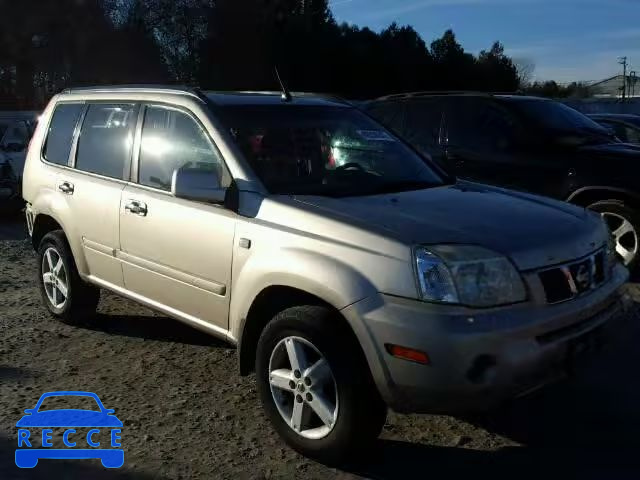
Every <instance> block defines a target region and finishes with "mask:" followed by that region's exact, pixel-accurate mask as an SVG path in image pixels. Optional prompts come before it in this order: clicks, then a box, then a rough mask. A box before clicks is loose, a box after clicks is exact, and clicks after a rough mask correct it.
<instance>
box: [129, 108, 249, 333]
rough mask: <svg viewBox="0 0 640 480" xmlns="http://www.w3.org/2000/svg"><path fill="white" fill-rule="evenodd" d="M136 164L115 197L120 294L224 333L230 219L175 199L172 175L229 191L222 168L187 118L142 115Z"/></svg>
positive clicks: (160, 112) (154, 112)
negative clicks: (215, 181)
mask: <svg viewBox="0 0 640 480" xmlns="http://www.w3.org/2000/svg"><path fill="white" fill-rule="evenodd" d="M143 116H144V121H143V124H142V128H141V131H140V134H139V135H140V149H139V153H138V156H139V158H138V161H137V162H136V163H134V165H135V167H134V173H133V176H132V177H133V178H132V180H133V181H132V183H131V184H129V185H128V186H127V187H126V188H125V189H124V191H123V193H122V205H121V208H120V219H121V226H120V241H121V252H120V257H121V258H122V262H123V263H122V268H123V272H124V283H125V286H126V288H127V290H129V291H131V292H133V293H135V294H138V295H140V296H142V297H144V298H145V299H147V300H151V301H152V302H154V303H156V304H158V305H159V306H162V307H165V308H168V309H170V310H172V311H173V312H176V313H178V314H180V315H183V316H187V317H189V318H190V319H191V320H195V321H196V323H197V322H198V321H203V322H206V323H207V324H209V325H211V326H214V327H217V328H219V329H220V331H221V332H225V331H226V330H227V329H228V309H229V298H230V294H231V292H230V289H231V262H232V247H233V239H234V234H235V225H236V218H237V216H236V213H234V212H232V211H230V210H228V209H226V208H224V207H223V206H219V205H210V204H205V203H199V202H195V201H189V200H184V199H179V198H175V197H174V196H173V195H172V194H171V179H172V176H173V172H174V171H175V170H176V169H178V168H181V167H183V166H189V168H201V169H206V170H214V171H216V172H217V173H218V175H219V176H220V179H221V184H222V186H223V187H228V186H229V185H230V184H231V177H230V175H229V172H228V170H227V168H226V166H225V164H224V161H223V159H222V157H221V155H220V153H219V151H218V149H217V148H216V146H215V145H214V143H213V141H212V140H211V139H210V138H209V136H208V134H207V133H206V131H205V130H204V128H203V127H202V125H201V123H200V122H199V121H198V119H197V118H196V117H195V116H194V115H193V114H192V113H190V112H188V111H186V110H182V109H177V108H172V107H168V106H162V105H147V106H145V107H144V112H143Z"/></svg>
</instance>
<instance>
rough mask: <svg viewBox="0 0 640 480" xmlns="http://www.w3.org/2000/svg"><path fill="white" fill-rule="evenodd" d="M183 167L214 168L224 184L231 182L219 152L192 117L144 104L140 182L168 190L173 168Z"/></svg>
mask: <svg viewBox="0 0 640 480" xmlns="http://www.w3.org/2000/svg"><path fill="white" fill-rule="evenodd" d="M182 167H188V168H192V169H193V168H195V169H202V170H214V171H216V172H217V173H218V177H219V178H220V182H221V184H222V186H223V187H228V186H229V185H230V184H231V177H230V176H229V174H228V172H227V170H226V168H225V166H224V163H223V161H222V158H221V157H220V154H219V153H218V151H217V149H216V148H215V147H214V146H213V144H212V143H211V141H210V140H209V137H208V136H207V134H206V133H205V132H204V130H203V129H202V128H201V127H200V125H198V123H196V121H195V120H194V119H193V118H191V117H190V116H189V115H187V114H186V113H183V112H180V111H178V110H173V109H168V108H161V107H149V108H147V111H146V113H145V118H144V124H143V127H142V144H141V146H140V161H139V166H138V178H139V183H140V184H142V185H147V186H149V187H155V188H161V189H163V190H170V189H171V178H172V176H173V172H174V171H175V170H177V169H179V168H182Z"/></svg>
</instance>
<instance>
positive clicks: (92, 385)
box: [0, 219, 640, 480]
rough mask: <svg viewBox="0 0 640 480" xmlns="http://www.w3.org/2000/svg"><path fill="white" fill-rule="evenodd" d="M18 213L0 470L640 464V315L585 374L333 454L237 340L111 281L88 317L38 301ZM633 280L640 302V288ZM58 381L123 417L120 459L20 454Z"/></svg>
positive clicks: (3, 307) (4, 299)
mask: <svg viewBox="0 0 640 480" xmlns="http://www.w3.org/2000/svg"><path fill="white" fill-rule="evenodd" d="M24 238H25V234H24V228H23V226H22V224H21V222H20V221H19V220H18V221H8V220H6V219H5V220H0V329H1V330H0V331H1V332H2V333H1V334H0V478H2V479H11V478H47V479H51V478H56V479H58V478H59V479H62V478H87V479H88V478H92V479H93V478H141V479H146V478H158V479H160V478H171V479H174V478H202V479H205V478H233V479H237V478H256V479H262V478H292V477H294V476H295V477H297V478H318V479H320V478H343V479H345V478H357V477H359V476H363V477H366V478H375V479H391V478H403V477H404V478H406V477H408V476H417V477H418V478H427V477H432V478H443V477H444V475H448V476H449V477H453V478H458V477H462V476H463V475H464V476H465V477H468V476H473V478H485V477H487V478H489V476H492V477H500V478H539V477H540V478H542V477H545V478H558V477H561V476H562V477H563V478H580V479H592V478H593V479H607V480H609V479H616V480H620V479H636V480H637V479H638V478H640V440H639V439H640V407H639V406H640V374H639V373H638V368H639V366H640V349H638V348H637V347H636V342H637V341H638V339H640V328H638V325H639V324H640V320H638V318H640V317H638V316H637V315H635V314H632V315H630V317H631V318H630V322H629V323H630V327H629V328H630V330H629V333H628V334H627V335H625V337H626V340H625V341H624V342H621V343H619V344H617V345H616V346H615V348H612V349H611V350H610V351H609V352H608V353H607V354H606V355H605V356H603V357H602V358H601V359H600V360H599V361H598V363H596V364H594V365H592V366H591V367H590V368H589V369H587V370H585V371H584V372H582V374H580V375H579V376H578V377H576V378H574V379H572V380H571V381H569V382H566V383H563V384H561V385H557V386H555V387H553V388H549V389H546V390H544V391H543V392H540V393H538V394H536V395H535V396H533V397H529V398H527V399H524V400H520V401H518V402H515V403H514V404H512V405H510V406H508V407H505V408H504V409H502V410H501V411H500V413H499V414H496V415H493V416H491V417H485V418H476V419H473V420H469V419H467V420H466V421H465V420H462V419H456V418H451V417H441V416H426V415H425V416H418V415H410V416H400V415H395V414H390V415H389V420H388V424H387V425H386V426H385V431H384V435H383V439H382V440H380V441H379V442H378V445H377V446H376V448H375V451H372V452H371V455H370V456H369V459H368V460H367V461H364V462H358V463H353V464H351V465H345V466H344V467H342V468H341V469H333V468H328V467H326V466H324V465H321V464H318V463H315V462H313V461H310V460H307V459H305V458H302V457H300V456H298V455H297V454H295V453H293V452H292V451H290V450H289V449H288V448H287V447H285V446H284V445H283V444H282V443H281V442H280V440H279V439H278V438H277V437H276V435H275V434H274V432H273V431H272V430H271V428H270V426H269V425H268V424H267V422H266V420H265V418H264V416H263V414H262V411H261V408H260V405H259V402H258V398H257V394H256V387H255V381H254V379H253V378H249V379H246V378H241V377H239V376H238V375H237V374H236V358H235V351H234V350H233V349H232V348H230V347H229V346H227V345H225V344H223V343H221V342H219V341H217V340H215V339H212V338H209V337H207V336H204V335H203V334H201V333H199V332H197V331H194V330H191V329H190V328H188V327H186V326H183V325H181V324H179V323H177V322H174V321H172V320H170V319H167V318H164V317H161V316H157V315H155V314H153V313H152V312H150V311H148V310H147V309H145V308H142V307H140V306H137V305H135V304H133V303H131V302H128V301H125V300H122V299H119V298H117V297H115V296H113V295H110V294H106V293H105V294H104V295H103V298H102V301H101V304H100V308H99V313H100V315H99V317H98V318H97V319H96V320H94V321H92V322H91V323H88V324H87V325H85V326H83V327H81V328H78V327H76V328H73V327H69V326H66V325H63V324H60V323H58V322H56V321H54V320H52V319H51V318H50V317H49V316H48V315H47V313H46V312H45V310H44V308H43V307H42V306H41V303H40V298H39V295H38V290H37V287H36V283H35V279H34V275H35V273H34V272H35V262H34V254H33V252H32V250H31V248H30V245H29V243H28V242H27V241H26V240H25V239H24ZM629 292H630V294H631V295H632V296H636V297H637V298H638V301H639V302H640V288H638V287H636V286H630V287H629ZM51 390H88V391H92V392H95V393H97V394H98V395H99V396H100V398H101V399H102V401H103V402H104V404H105V405H106V407H107V408H114V409H115V411H116V415H117V416H118V417H119V418H120V419H121V420H123V421H124V425H125V426H124V428H123V434H122V438H123V440H122V441H123V446H124V448H125V465H124V467H123V468H121V469H120V470H105V469H103V468H102V467H101V465H100V463H99V461H93V460H84V461H61V460H48V461H46V460H43V461H41V462H40V463H39V464H38V466H37V467H36V468H35V469H34V470H20V469H18V468H17V467H16V466H15V464H14V461H13V455H14V450H15V446H16V428H15V422H16V421H17V420H18V419H19V418H20V417H21V415H22V411H23V410H24V409H25V408H31V407H33V405H35V402H36V401H37V399H38V398H39V396H40V395H41V394H42V393H44V392H47V391H51Z"/></svg>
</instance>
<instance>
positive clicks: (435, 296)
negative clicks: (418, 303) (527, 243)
mask: <svg viewBox="0 0 640 480" xmlns="http://www.w3.org/2000/svg"><path fill="white" fill-rule="evenodd" d="M415 265H416V274H417V277H418V288H419V291H420V295H421V297H422V300H424V301H428V302H439V303H454V304H461V305H467V306H471V307H494V306H498V305H506V304H510V303H517V302H522V301H524V300H526V298H527V293H526V290H525V288H524V284H523V283H522V278H521V277H520V274H519V273H518V271H517V270H516V268H515V267H514V266H513V264H512V263H511V262H510V261H509V259H507V258H506V257H504V256H502V255H500V254H497V253H495V252H492V251H490V250H487V249H485V248H482V247H476V246H473V245H433V246H429V247H418V248H416V249H415Z"/></svg>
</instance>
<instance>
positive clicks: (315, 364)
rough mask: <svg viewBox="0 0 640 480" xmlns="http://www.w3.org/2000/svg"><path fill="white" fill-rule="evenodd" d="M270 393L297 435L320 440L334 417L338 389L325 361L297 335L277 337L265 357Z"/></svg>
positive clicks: (316, 350)
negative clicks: (278, 338) (268, 354)
mask: <svg viewBox="0 0 640 480" xmlns="http://www.w3.org/2000/svg"><path fill="white" fill-rule="evenodd" d="M269 385H270V387H271V395H272V397H273V401H274V402H275V403H276V406H277V408H278V411H279V412H280V415H281V416H282V418H283V419H284V421H285V422H286V423H287V425H289V427H290V428H291V429H292V430H294V431H295V432H296V433H297V434H298V435H300V436H302V437H304V438H308V439H314V440H317V439H321V438H324V437H326V436H327V435H329V433H330V432H331V430H333V427H334V426H335V423H336V419H337V418H338V390H337V387H336V381H335V378H334V376H333V372H332V371H331V368H330V367H329V363H328V362H327V360H326V359H325V358H324V357H323V356H322V354H321V353H320V351H319V350H318V349H317V348H316V347H315V346H314V345H313V344H312V343H311V342H309V341H308V340H306V339H304V338H301V337H286V338H283V339H282V340H280V342H278V344H277V345H276V346H275V348H274V349H273V352H272V353H271V358H270V360H269Z"/></svg>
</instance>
